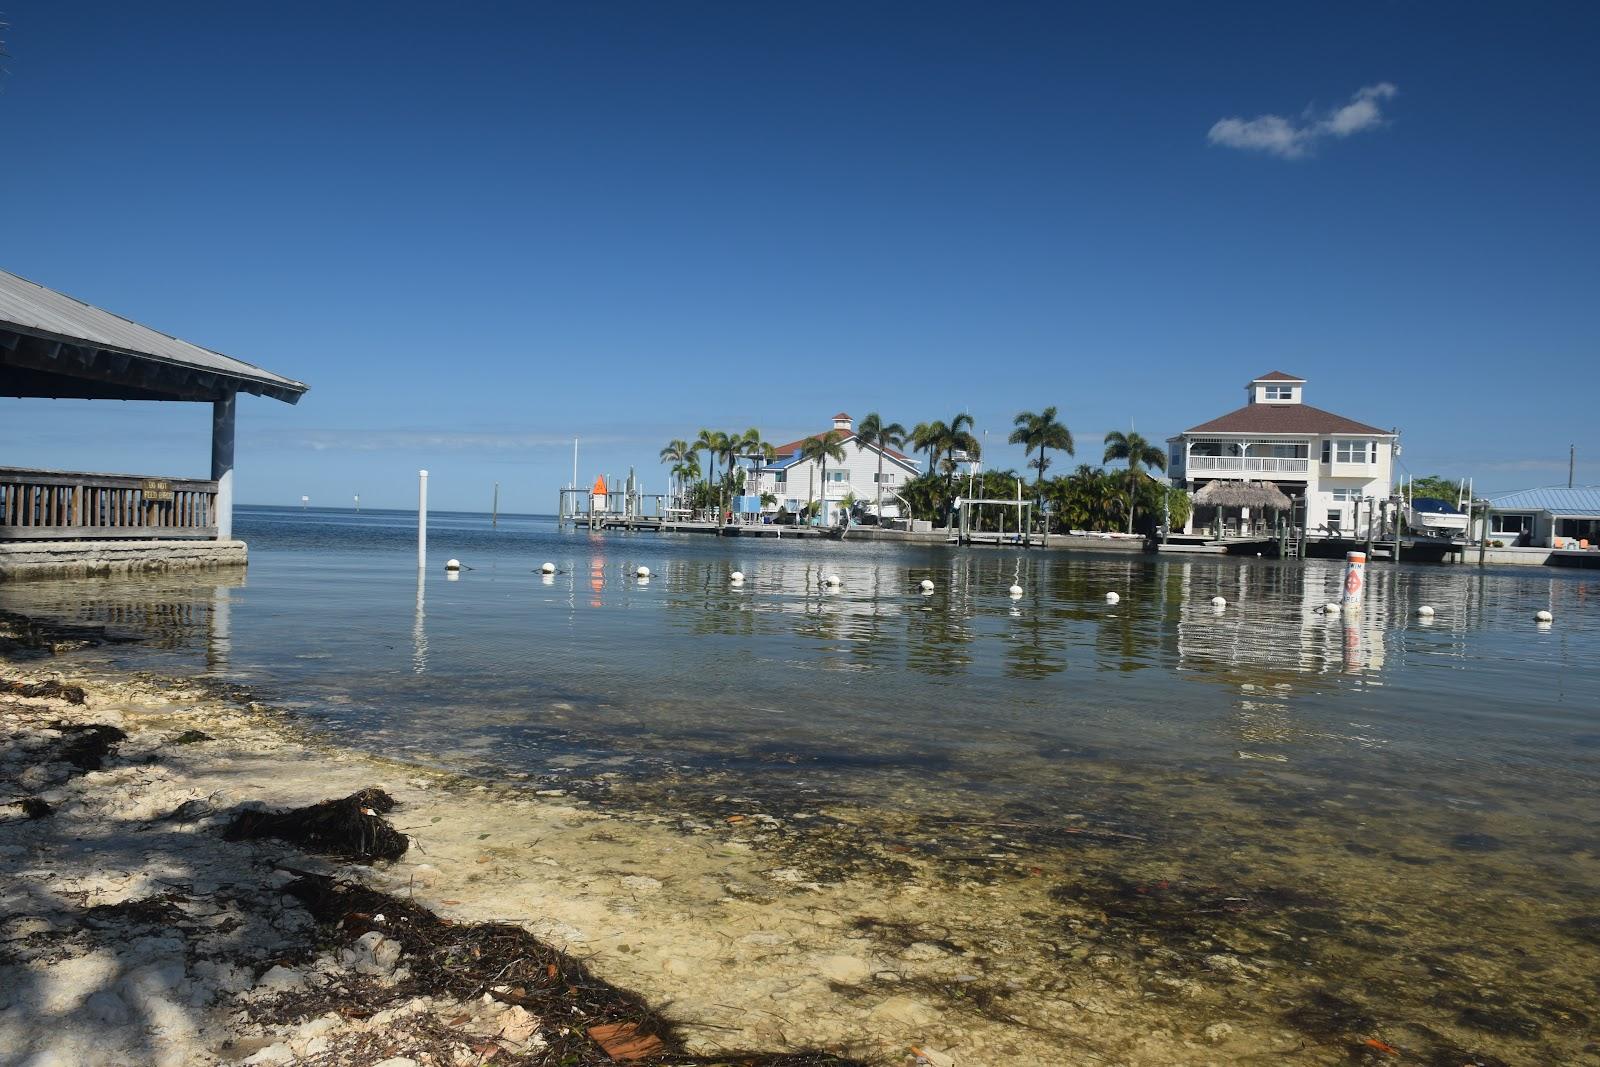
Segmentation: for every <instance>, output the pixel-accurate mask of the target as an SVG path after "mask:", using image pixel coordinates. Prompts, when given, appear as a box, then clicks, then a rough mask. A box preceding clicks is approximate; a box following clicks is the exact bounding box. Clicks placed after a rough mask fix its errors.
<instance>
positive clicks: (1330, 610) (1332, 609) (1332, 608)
mask: <svg viewBox="0 0 1600 1067" xmlns="http://www.w3.org/2000/svg"><path fill="white" fill-rule="evenodd" d="M1322 610H1323V612H1325V613H1326V614H1328V615H1337V614H1339V605H1337V604H1334V603H1328V604H1324V605H1322Z"/></svg>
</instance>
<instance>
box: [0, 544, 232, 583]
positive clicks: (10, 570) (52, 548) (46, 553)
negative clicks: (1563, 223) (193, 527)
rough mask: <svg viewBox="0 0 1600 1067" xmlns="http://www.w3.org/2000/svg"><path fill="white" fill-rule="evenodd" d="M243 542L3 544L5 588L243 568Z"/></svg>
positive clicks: (0, 559) (0, 576) (0, 563)
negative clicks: (36, 581) (28, 582)
mask: <svg viewBox="0 0 1600 1067" xmlns="http://www.w3.org/2000/svg"><path fill="white" fill-rule="evenodd" d="M248 560H249V553H248V551H247V550H246V548H245V543H244V542H243V541H148V540H147V541H12V542H5V541H0V582H11V581H18V580H21V579H26V578H106V577H113V576H116V575H125V574H162V573H165V572H167V571H180V570H208V569H212V568H217V567H243V566H245V564H246V563H247V562H248Z"/></svg>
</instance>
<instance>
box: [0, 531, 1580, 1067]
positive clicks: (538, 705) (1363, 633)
mask: <svg viewBox="0 0 1600 1067" xmlns="http://www.w3.org/2000/svg"><path fill="white" fill-rule="evenodd" d="M412 522H413V517H412V516H409V515H405V514H399V513H371V512H369V513H365V514H362V515H359V516H357V515H354V514H352V513H348V512H319V511H311V512H299V511H278V510H269V509H245V510H244V511H242V512H241V514H240V516H239V522H238V527H239V532H240V535H241V536H243V537H244V538H246V539H247V540H249V541H250V543H251V565H250V569H249V574H248V577H247V578H245V579H243V580H239V579H234V580H232V581H220V580H218V579H216V578H209V579H193V578H163V579H154V580H139V581H127V582H120V581H118V582H110V581H97V582H37V583H34V582H30V583H20V584H11V585H6V586H0V608H3V609H7V610H12V611H19V612H24V613H28V614H35V615H48V616H52V617H56V618H62V619H70V620H73V621H80V622H102V623H109V624H111V625H112V626H113V627H115V628H126V629H129V630H133V631H137V632H139V633H142V634H145V635H147V636H148V637H149V638H150V639H149V640H147V641H145V642H143V643H141V644H138V645H110V646H104V647H101V648H98V649H93V650H86V651H85V652H83V653H80V655H82V656H85V657H88V658H90V659H92V660H95V661H99V662H105V663H108V664H113V665H118V666H135V667H142V668H147V669H153V670H157V671H168V672H183V671H191V670H201V671H205V672H208V673H210V674H213V675H215V676H217V677H219V678H222V679H225V680H229V681H237V682H241V683H244V684H248V685H249V686H251V687H252V688H253V689H255V690H256V691H257V692H258V693H259V694H260V695H262V696H263V697H264V698H266V699H269V700H272V701H274V702H276V703H279V704H285V705H289V706H293V707H296V708H298V709H299V710H300V711H301V712H302V713H303V714H305V715H306V716H307V717H308V718H310V719H311V720H312V721H314V722H317V723H319V724H320V725H321V726H323V727H324V728H326V729H327V730H329V731H332V732H334V733H336V734H338V735H340V736H342V737H343V738H344V739H345V740H347V741H348V742H350V743H354V744H357V745H362V746H368V747H372V748H374V749H378V750H382V751H385V752H389V753H399V754H402V755H405V756H407V757H408V758H412V759H416V760H419V761H422V762H427V763H431V764H434V765H438V766H443V767H447V768H451V769H456V770H463V771H468V772H470V773H474V774H480V775H486V776H491V777H495V778H499V779H507V778H511V777H513V776H516V780H524V779H523V778H522V777H521V776H526V779H525V780H526V781H527V782H528V783H529V784H530V785H533V786H537V787H539V788H561V789H565V790H567V791H568V792H569V793H572V794H576V795H579V796H583V797H586V798H589V799H592V800H594V801H596V802H598V803H602V804H609V805H617V806H620V807H628V808H642V809H646V810H657V811H669V812H674V813H686V814H688V815H690V816H693V817H695V818H704V817H707V816H710V815H726V814H733V813H738V812H748V811H752V810H759V811H762V812H766V813H770V814H772V815H774V816H777V817H779V818H780V819H781V821H782V824H783V826H784V827H785V830H784V831H783V833H782V834H780V835H777V837H778V838H779V839H780V841H779V843H777V844H775V846H774V847H779V848H782V849H783V850H785V851H786V852H787V853H788V854H790V855H792V856H793V857H796V858H797V859H798V860H800V861H803V863H804V864H805V865H806V866H807V869H808V870H809V871H810V872H811V873H812V874H813V875H814V876H816V877H818V878H819V879H822V880H826V879H828V878H830V877H833V878H838V877H844V876H846V875H856V876H863V877H875V878H881V879H890V880H893V879H897V878H898V879H904V878H909V877H913V871H915V872H916V874H915V876H917V877H923V876H928V877H932V878H933V879H934V880H935V881H936V882H937V883H939V884H940V885H942V886H943V887H944V892H946V893H947V894H948V897H947V898H945V906H944V910H943V914H944V915H945V926H944V935H943V936H944V937H945V938H946V939H948V940H950V941H952V942H956V943H959V944H960V945H961V947H962V951H963V953H964V956H965V958H967V959H969V960H971V961H974V962H972V963H970V964H969V966H972V967H973V968H975V969H976V970H977V971H978V972H979V973H980V976H983V975H988V974H989V973H990V972H989V970H985V968H990V969H994V968H1000V967H1002V966H1003V970H1004V973H1005V974H1006V975H1008V976H1009V980H1010V981H1011V983H1012V984H1011V985H1009V986H1006V985H1001V984H996V985H995V986H994V987H993V988H992V989H991V990H990V993H989V995H987V996H986V997H983V998H980V997H975V996H972V995H971V992H972V990H973V989H978V988H980V987H979V986H971V987H970V988H969V989H968V990H967V992H965V993H960V996H961V997H965V998H966V1000H965V1001H964V1002H962V1003H954V999H955V998H956V996H957V994H955V993H950V995H949V996H948V997H946V999H947V1000H951V1001H952V1010H969V1011H980V1010H981V1011H984V1012H989V1013H990V1014H992V1015H997V1017H1001V1018H1004V1017H1008V1016H1011V1015H1016V1016H1018V1017H1021V1018H1026V1019H1027V1020H1029V1024H1030V1026H1033V1027H1036V1028H1037V1027H1045V1028H1048V1027H1050V1026H1060V1027H1063V1028H1065V1029H1063V1030H1062V1032H1063V1033H1066V1032H1067V1031H1068V1030H1070V1027H1069V1026H1068V1024H1067V1023H1065V1022H1062V1021H1060V1020H1055V1021H1052V1020H1054V1019H1055V1017H1054V1015H1052V1012H1054V1011H1055V1010H1056V1008H1057V1007H1058V1006H1059V1004H1060V1003H1062V1002H1063V1000H1066V999H1071V998H1073V997H1076V998H1078V999H1079V1000H1081V999H1082V996H1083V995H1084V992H1083V991H1084V989H1085V988H1091V987H1092V988H1093V989H1096V990H1098V991H1099V992H1100V993H1101V994H1104V995H1106V996H1112V997H1113V999H1114V1000H1116V1001H1117V1002H1118V1003H1124V1004H1125V1010H1127V1011H1130V1012H1134V1011H1139V1010H1144V1011H1150V1012H1154V1013H1156V1015H1157V1016H1158V1017H1160V1018H1164V1019H1189V1020H1191V1021H1194V1020H1204V1019H1224V1020H1231V1023H1232V1024H1237V1025H1238V1026H1239V1028H1240V1030H1239V1034H1238V1035H1236V1036H1235V1037H1227V1036H1223V1037H1219V1038H1216V1040H1217V1041H1219V1042H1221V1045H1220V1046H1219V1048H1222V1049H1228V1050H1229V1051H1230V1054H1237V1055H1243V1054H1244V1053H1245V1052H1246V1051H1248V1050H1249V1049H1252V1048H1253V1049H1255V1050H1256V1052H1259V1053H1260V1054H1262V1055H1266V1054H1267V1053H1268V1052H1269V1051H1271V1053H1272V1055H1271V1056H1269V1058H1274V1057H1276V1058H1283V1057H1295V1058H1304V1059H1305V1060H1306V1061H1307V1062H1327V1061H1328V1060H1329V1059H1332V1058H1337V1056H1335V1053H1337V1055H1338V1056H1342V1055H1344V1054H1346V1053H1349V1054H1351V1055H1353V1056H1355V1057H1357V1059H1358V1060H1359V1059H1360V1058H1361V1057H1377V1058H1382V1057H1385V1056H1387V1053H1385V1052H1382V1051H1381V1050H1379V1049H1377V1048H1376V1046H1372V1045H1365V1044H1363V1043H1362V1042H1364V1041H1365V1040H1367V1039H1372V1040H1381V1041H1382V1042H1384V1043H1387V1044H1389V1045H1393V1046H1396V1047H1398V1048H1401V1049H1403V1050H1405V1051H1406V1053H1407V1054H1408V1055H1413V1056H1414V1057H1415V1058H1416V1059H1418V1060H1420V1061H1421V1062H1439V1063H1445V1062H1450V1063H1466V1062H1473V1060H1472V1059H1470V1058H1464V1057H1477V1059H1478V1061H1480V1062H1484V1063H1493V1062H1495V1058H1496V1057H1498V1058H1499V1059H1500V1060H1503V1061H1504V1062H1511V1063H1520V1062H1546V1061H1548V1062H1558V1061H1562V1060H1563V1059H1565V1060H1567V1061H1571V1060H1573V1059H1582V1058H1583V1057H1586V1056H1591V1057H1592V1056H1594V1055H1595V1053H1596V1046H1595V1044H1594V1042H1595V1040H1596V1038H1595V1031H1594V1027H1595V1021H1594V1019H1593V1018H1592V1016H1594V1014H1595V1009H1594V1007H1593V1005H1594V1004H1595V1003H1597V1002H1600V980H1597V978H1596V976H1597V975H1600V904H1597V903H1596V899H1595V898H1596V891H1597V890H1600V859H1597V850H1600V669H1597V658H1596V655H1595V652H1594V646H1595V644H1596V642H1597V641H1600V581H1597V578H1596V576H1595V575H1593V574H1590V573H1574V572H1565V571H1549V570H1544V569H1539V570H1533V569H1528V570H1522V569H1516V570H1489V571H1480V570H1478V569H1477V568H1469V567H1460V568H1455V567H1426V566H1402V567H1399V568H1394V567H1386V566H1378V567H1375V568H1373V569H1372V570H1371V571H1370V572H1369V586H1368V592H1367V602H1366V604H1365V606H1364V608H1363V609H1362V611H1361V612H1360V613H1359V615H1358V616H1356V617H1353V618H1351V619H1348V620H1347V619H1345V618H1344V617H1343V616H1339V615H1335V616H1333V617H1325V616H1323V615H1321V614H1318V613H1316V612H1315V611H1314V608H1315V607H1317V606H1318V605H1321V604H1323V603H1325V602H1327V601H1329V600H1334V599H1337V590H1338V586H1339V579H1340V578H1341V573H1340V567H1339V565H1338V564H1335V563H1323V562H1319V561H1307V562H1305V563H1283V564H1280V563H1277V562H1274V561H1269V560H1259V559H1249V560H1243V559H1234V558H1217V557H1205V558H1188V559H1172V560H1169V559H1165V558H1163V559H1155V558H1152V557H1147V556H1143V555H1135V556H1124V555H1113V554H1106V555H1098V556H1091V555H1065V554H1053V553H1052V554H1047V553H1041V552H1037V551H1035V552H1020V551H1012V550H995V549H984V550H973V551H952V550H949V549H946V548H944V547H942V546H926V547H910V546H888V545H870V544H850V543H845V544H835V543H831V542H827V543H817V542H806V543H798V542H774V541H768V540H764V539H763V540H744V539H717V538H712V537H708V536H704V535H681V536H659V535H653V534H639V535H606V536H599V535H590V534H587V533H575V532H571V531H568V532H565V533H562V532H558V531H557V530H556V528H555V526H554V523H553V522H550V521H548V520H539V519H525V518H505V519H502V521H501V525H500V527H499V529H494V530H492V529H490V528H489V526H488V521H487V518H486V517H482V516H461V515H454V516H452V515H436V516H434V517H433V522H432V525H431V530H430V544H431V560H432V561H433V566H432V567H431V568H430V569H429V571H427V572H426V573H424V574H422V575H420V576H419V574H418V572H417V569H416V566H415V548H414V540H413V538H414V530H413V528H412V526H411V523H412ZM450 556H456V557H459V558H461V559H462V560H463V561H464V562H465V563H466V564H468V565H469V566H470V567H471V568H472V569H471V570H468V571H466V572H464V573H463V574H461V575H460V577H459V578H458V579H454V580H449V579H447V577H446V575H445V574H444V573H443V571H442V564H443V561H444V560H445V559H446V558H448V557H450ZM545 560H549V561H551V562H554V563H555V564H556V566H557V568H558V573H557V574H556V575H555V576H554V577H553V578H550V579H545V578H543V577H542V576H541V575H539V574H537V573H535V572H536V570H537V568H538V565H539V564H540V563H541V562H543V561H545ZM640 565H645V566H648V567H649V568H650V569H651V571H652V572H653V577H652V578H651V579H650V580H649V581H648V582H643V583H641V582H639V581H637V580H636V579H635V578H634V577H633V574H634V570H635V568H636V567H638V566H640ZM734 569H739V570H742V571H743V572H744V573H745V574H746V575H747V580H746V582H745V583H744V586H743V588H740V589H735V588H733V587H732V586H730V584H729V582H728V579H727V575H728V574H729V572H731V571H732V570H734ZM828 572H833V573H837V574H838V575H839V576H840V577H841V579H842V585H841V586H840V587H839V589H838V590H837V591H831V592H830V591H825V590H824V589H823V588H822V586H821V582H820V580H821V577H822V575H824V574H825V573H828ZM923 578H931V579H932V580H933V581H934V583H935V585H936V591H935V593H934V594H933V595H931V596H922V595H920V594H919V593H918V592H917V591H916V586H917V583H918V582H919V581H920V580H921V579H923ZM1013 582H1017V583H1018V584H1020V585H1022V586H1023V588H1024V590H1025V592H1024V595H1023V596H1022V597H1021V598H1020V599H1018V600H1013V599H1011V598H1010V597H1008V596H1007V595H1006V589H1007V588H1008V587H1009V586H1010V585H1011V584H1012V583H1013ZM1107 591H1116V592H1118V593H1119V594H1120V595H1121V598H1122V599H1121V602H1120V603H1119V604H1117V605H1115V606H1111V605H1107V603H1106V602H1105V593H1106V592H1107ZM1215 595H1222V596H1224V597H1226V598H1227V599H1228V601H1229V605H1228V607H1227V608H1226V609H1224V610H1222V611H1220V612H1219V611H1217V610H1214V609H1213V608H1212V607H1211V605H1210V600H1211V598H1212V597H1213V596H1215ZM1421 604H1429V605H1432V606H1433V607H1434V609H1435V612H1436V614H1435V615H1434V616H1433V618H1432V620H1431V622H1423V621H1422V620H1419V619H1418V618H1417V617H1416V615H1415V609H1416V607H1417V606H1419V605H1421ZM1540 608H1548V609H1549V610H1551V611H1552V612H1553V613H1554V615H1555V618H1556V622H1555V623H1554V625H1551V626H1540V625H1538V624H1536V623H1535V622H1534V619H1533V615H1534V612H1535V611H1537V610H1538V609H1540ZM929 872H931V874H929ZM973 886H982V887H985V891H986V892H987V893H988V894H989V896H988V897H987V898H986V900H987V901H988V902H987V903H986V904H985V907H984V909H982V910H981V911H980V912H978V913H975V912H973V911H972V909H971V908H970V907H969V905H970V901H966V902H965V903H963V901H964V900H965V898H963V897H962V896H961V894H962V893H963V892H964V891H967V890H970V889H971V887H973ZM940 915H941V907H940V905H939V904H938V903H937V901H936V902H935V903H934V904H930V905H929V907H928V908H927V909H925V910H924V911H923V912H922V913H921V918H920V919H919V921H923V922H935V921H936V920H937V919H938V917H939V916H940ZM1002 930H1003V931H1004V932H1001V931H1002ZM1019 931H1023V932H1022V933H1019ZM871 932H873V933H874V934H875V936H876V935H881V936H882V937H883V938H885V939H888V940H891V941H892V940H893V939H895V938H902V939H903V938H905V937H908V936H915V937H922V936H924V935H926V936H927V937H934V935H936V934H938V933H939V931H938V930H933V929H931V928H930V929H921V928H920V927H919V928H918V929H915V930H909V931H908V930H898V931H896V930H887V929H884V930H876V931H871ZM935 939H937V938H935ZM996 973H999V972H998V971H996ZM985 988H986V987H985ZM949 992H950V991H948V990H947V991H946V993H949ZM928 995H929V996H932V997H937V996H938V995H940V994H939V993H938V991H931V992H929V993H928ZM980 1000H981V1001H982V1004H981V1005H980V1004H979V1001H980ZM1252 1028H1254V1029H1252ZM1245 1035H1249V1042H1251V1043H1249V1044H1246V1045H1244V1046H1241V1047H1239V1048H1233V1047H1232V1046H1230V1045H1229V1042H1230V1041H1234V1040H1240V1039H1243V1038H1244V1037H1245ZM1267 1035H1278V1037H1274V1038H1273V1040H1278V1039H1279V1038H1283V1037H1284V1035H1287V1036H1289V1037H1293V1038H1294V1039H1295V1040H1296V1041H1297V1042H1298V1044H1294V1045H1291V1046H1283V1045H1281V1044H1277V1045H1271V1046H1270V1050H1269V1048H1268V1047H1267V1045H1263V1044H1261V1043H1262V1042H1266V1041H1268V1036H1267ZM1284 1039H1287V1038H1284ZM1225 1058H1226V1057H1225ZM1376 1061H1377V1060H1376V1059H1375V1060H1374V1062H1376Z"/></svg>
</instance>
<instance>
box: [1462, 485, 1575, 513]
mask: <svg viewBox="0 0 1600 1067" xmlns="http://www.w3.org/2000/svg"><path fill="white" fill-rule="evenodd" d="M1489 506H1490V507H1492V508H1494V510H1496V511H1548V512H1550V514H1552V515H1584V516H1600V485H1579V486H1574V487H1573V488H1571V489H1568V488H1567V487H1566V486H1564V485H1562V486H1552V487H1550V488H1548V489H1524V490H1522V491H1521V492H1517V493H1506V494H1505V495H1504V496H1497V497H1491V498H1490V499H1489Z"/></svg>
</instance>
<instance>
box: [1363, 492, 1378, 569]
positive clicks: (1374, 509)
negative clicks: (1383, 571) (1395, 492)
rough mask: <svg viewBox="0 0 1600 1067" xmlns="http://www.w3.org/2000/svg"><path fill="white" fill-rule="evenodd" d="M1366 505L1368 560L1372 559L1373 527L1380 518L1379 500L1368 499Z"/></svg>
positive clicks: (1375, 498) (1374, 498)
mask: <svg viewBox="0 0 1600 1067" xmlns="http://www.w3.org/2000/svg"><path fill="white" fill-rule="evenodd" d="M1366 503H1367V558H1368V559H1371V558H1372V536H1373V534H1372V527H1373V525H1374V523H1375V522H1376V521H1377V517H1378V498H1377V497H1369V498H1368V499H1367V502H1366Z"/></svg>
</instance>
